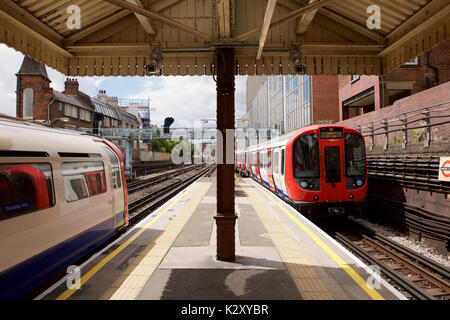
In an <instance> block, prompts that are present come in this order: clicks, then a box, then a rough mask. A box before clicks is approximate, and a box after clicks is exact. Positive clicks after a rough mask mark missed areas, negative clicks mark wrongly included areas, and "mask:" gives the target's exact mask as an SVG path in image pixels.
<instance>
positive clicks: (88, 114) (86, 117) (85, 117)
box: [80, 109, 91, 121]
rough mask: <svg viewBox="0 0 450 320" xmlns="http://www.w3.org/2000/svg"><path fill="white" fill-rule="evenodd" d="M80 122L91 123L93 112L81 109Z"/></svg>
mask: <svg viewBox="0 0 450 320" xmlns="http://www.w3.org/2000/svg"><path fill="white" fill-rule="evenodd" d="M80 120H85V121H91V112H89V111H87V110H83V109H80Z"/></svg>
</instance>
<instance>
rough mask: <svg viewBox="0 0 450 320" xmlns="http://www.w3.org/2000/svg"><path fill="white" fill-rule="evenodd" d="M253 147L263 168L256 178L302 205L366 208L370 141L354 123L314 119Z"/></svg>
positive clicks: (303, 207)
mask: <svg viewBox="0 0 450 320" xmlns="http://www.w3.org/2000/svg"><path fill="white" fill-rule="evenodd" d="M250 148H251V149H252V150H251V151H256V153H257V154H258V155H262V156H260V157H257V158H256V161H257V163H255V164H253V166H254V167H255V168H258V169H259V168H262V169H261V170H260V174H257V177H255V178H257V179H256V180H258V181H259V178H260V179H261V183H262V184H263V185H265V186H266V187H268V188H270V189H272V190H273V191H274V192H276V193H277V194H278V195H280V196H281V197H283V198H285V199H286V200H287V201H289V202H291V203H293V204H295V205H296V206H297V207H298V208H299V209H300V210H301V211H303V212H306V213H313V212H314V214H318V213H328V212H332V213H333V212H343V211H344V210H343V209H345V211H346V212H347V213H348V212H349V211H356V213H357V214H360V213H361V211H363V210H364V209H365V207H366V201H365V199H366V194H367V165H366V154H365V144H364V138H363V137H362V135H361V134H360V133H359V132H358V131H356V130H355V129H353V128H350V127H345V126H336V125H313V126H308V127H304V128H301V129H299V130H297V131H295V132H292V133H290V134H288V135H285V136H283V137H279V138H276V139H272V140H270V141H268V142H267V143H264V144H262V145H258V146H257V147H256V148H255V146H253V147H250ZM261 158H262V159H265V160H263V161H262V163H261ZM266 158H267V159H266ZM327 208H328V210H325V209H327ZM317 209H318V210H317Z"/></svg>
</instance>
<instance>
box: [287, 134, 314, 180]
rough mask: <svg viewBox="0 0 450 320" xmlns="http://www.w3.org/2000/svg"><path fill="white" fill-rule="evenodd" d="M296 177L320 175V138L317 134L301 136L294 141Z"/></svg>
mask: <svg viewBox="0 0 450 320" xmlns="http://www.w3.org/2000/svg"><path fill="white" fill-rule="evenodd" d="M293 162H294V177H295V178H317V177H319V140H318V138H317V135H316V134H307V135H303V136H300V137H299V138H297V140H295V143H294V161H293Z"/></svg>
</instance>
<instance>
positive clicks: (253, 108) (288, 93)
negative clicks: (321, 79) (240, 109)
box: [246, 75, 312, 134]
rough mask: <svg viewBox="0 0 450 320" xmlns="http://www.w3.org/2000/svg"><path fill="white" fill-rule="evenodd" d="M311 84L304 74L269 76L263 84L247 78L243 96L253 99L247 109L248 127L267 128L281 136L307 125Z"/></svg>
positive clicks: (309, 121)
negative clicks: (254, 83) (245, 93)
mask: <svg viewBox="0 0 450 320" xmlns="http://www.w3.org/2000/svg"><path fill="white" fill-rule="evenodd" d="M252 81H258V82H259V83H260V85H259V86H255V85H252V84H251V83H249V82H252ZM311 83H312V81H311V76H307V75H287V76H281V75H280V76H270V77H265V81H261V80H256V79H255V78H254V77H249V78H248V80H247V95H250V96H251V97H253V99H250V100H249V101H248V103H249V105H248V106H247V110H248V112H247V115H246V118H247V119H248V120H249V127H271V128H273V129H276V130H279V131H280V133H281V134H284V133H288V132H290V131H293V130H296V129H298V128H301V127H304V126H306V125H309V124H311V123H312V102H311V101H312V97H311V90H312V86H311ZM249 90H255V92H249Z"/></svg>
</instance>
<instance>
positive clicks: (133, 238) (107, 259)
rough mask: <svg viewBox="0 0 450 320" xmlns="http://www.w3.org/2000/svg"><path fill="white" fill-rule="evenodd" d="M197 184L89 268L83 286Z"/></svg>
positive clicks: (63, 297) (66, 294) (68, 293)
mask: <svg viewBox="0 0 450 320" xmlns="http://www.w3.org/2000/svg"><path fill="white" fill-rule="evenodd" d="M195 185H196V184H193V185H192V186H190V187H189V188H188V189H187V190H185V191H184V192H183V193H182V194H180V195H179V196H178V197H177V198H176V199H175V200H174V201H173V202H172V203H171V204H169V205H168V206H167V207H166V208H164V210H162V211H161V212H160V213H159V214H158V215H157V216H156V217H155V218H154V219H152V220H151V221H150V222H149V223H147V224H146V225H145V226H144V227H143V228H141V229H140V230H139V231H138V232H136V233H135V234H134V235H133V236H132V237H130V238H129V239H128V240H127V241H125V242H124V243H122V244H121V245H120V246H119V247H118V248H117V249H116V250H114V251H113V252H111V253H110V254H109V255H108V256H107V257H105V258H104V259H103V260H102V261H100V262H99V263H98V264H97V265H96V266H95V267H93V268H92V269H91V270H89V272H88V273H86V274H85V275H84V276H83V277H81V286H83V285H84V284H85V283H86V282H87V281H88V280H89V279H90V278H92V277H93V276H94V275H95V274H96V273H97V272H98V271H99V270H100V269H101V268H103V266H104V265H105V264H107V263H108V262H109V261H111V260H112V259H113V258H114V257H115V256H117V255H118V254H119V253H120V252H121V251H122V250H123V249H125V248H126V247H127V246H128V245H129V244H130V243H132V242H133V241H134V240H135V239H136V238H137V237H139V236H140V235H141V234H142V233H143V232H144V231H145V230H146V229H148V228H149V227H150V226H151V225H152V224H153V223H155V222H156V221H157V220H158V219H159V218H160V217H161V216H162V215H163V214H165V213H166V212H167V211H169V210H170V208H172V207H173V206H174V205H175V204H177V203H178V202H179V201H180V200H181V199H182V198H184V196H185V195H186V194H187V193H188V192H189V191H191V190H192V188H194V186H195ZM76 291H77V289H67V290H66V291H64V292H63V293H62V294H60V295H59V296H58V298H56V300H66V299H68V298H70V296H72V294H74V293H75V292H76Z"/></svg>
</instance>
